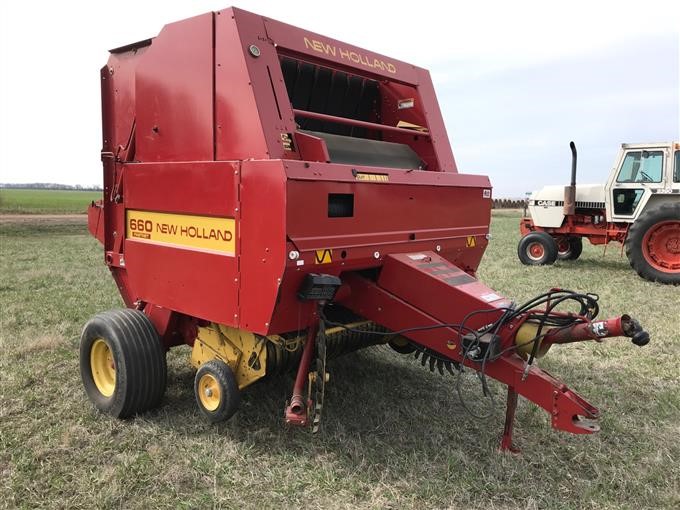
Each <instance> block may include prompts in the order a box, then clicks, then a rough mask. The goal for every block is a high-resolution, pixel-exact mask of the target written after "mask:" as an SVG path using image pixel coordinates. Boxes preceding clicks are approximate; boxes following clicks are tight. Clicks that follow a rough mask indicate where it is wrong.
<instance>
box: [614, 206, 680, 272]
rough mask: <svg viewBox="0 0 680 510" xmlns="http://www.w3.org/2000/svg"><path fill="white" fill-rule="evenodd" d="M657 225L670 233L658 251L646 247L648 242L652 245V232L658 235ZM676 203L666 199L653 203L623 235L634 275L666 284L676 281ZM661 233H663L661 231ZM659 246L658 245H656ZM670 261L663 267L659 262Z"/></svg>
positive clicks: (679, 222)
mask: <svg viewBox="0 0 680 510" xmlns="http://www.w3.org/2000/svg"><path fill="white" fill-rule="evenodd" d="M661 228H664V229H665V230H666V232H668V229H669V228H670V232H671V233H670V234H667V237H666V239H665V240H666V246H661V247H660V249H661V250H663V251H664V253H662V254H658V253H654V252H653V251H650V245H651V246H652V248H654V244H655V243H654V236H655V233H656V234H657V235H658V233H659V231H660V229H661ZM679 231H680V203H666V204H662V205H660V206H657V207H652V208H650V209H646V210H645V211H643V213H642V214H640V217H639V218H638V219H637V220H635V222H634V223H633V224H632V225H631V226H630V229H629V230H628V236H627V237H626V244H625V247H626V257H628V261H629V262H630V265H631V267H632V268H633V269H635V271H636V272H637V274H638V275H640V276H641V277H642V278H644V279H645V280H649V281H651V282H659V283H665V284H670V285H680V265H679V263H678V256H679V254H680V252H679V251H678V250H679V249H680V240H679V239H680V237H678V232H679ZM662 235H663V234H662ZM657 248H659V247H657ZM659 258H661V259H663V261H664V263H666V264H667V265H668V263H670V264H671V266H670V268H668V270H667V271H665V270H664V269H665V268H664V267H663V266H661V265H659V262H661V260H658V259H659Z"/></svg>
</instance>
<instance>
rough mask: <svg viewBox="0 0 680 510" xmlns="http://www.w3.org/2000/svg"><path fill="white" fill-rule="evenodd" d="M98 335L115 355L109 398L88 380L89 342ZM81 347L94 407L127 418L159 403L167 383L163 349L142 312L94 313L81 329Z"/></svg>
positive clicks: (84, 371) (88, 387)
mask: <svg viewBox="0 0 680 510" xmlns="http://www.w3.org/2000/svg"><path fill="white" fill-rule="evenodd" d="M98 336H100V337H102V338H104V339H105V340H107V342H108V343H109V344H110V346H111V349H112V350H113V351H114V356H115V357H116V388H115V390H114V394H113V395H112V396H111V397H109V398H108V399H107V398H106V397H103V396H102V395H100V394H99V395H98V390H97V389H96V387H93V385H92V383H91V382H88V381H89V380H90V379H91V368H90V360H89V356H90V354H89V353H90V348H91V343H92V341H93V339H94V338H95V337H98ZM80 350H81V352H80V357H81V363H80V365H81V375H82V377H83V382H84V384H85V388H86V392H87V393H88V396H90V399H91V400H93V402H94V403H95V406H96V407H97V408H99V409H100V410H102V411H104V412H107V413H108V414H111V415H113V416H115V417H117V418H127V417H130V416H133V415H135V414H138V413H141V412H144V411H147V410H148V409H151V408H153V407H156V406H157V405H158V404H160V402H161V400H162V398H163V395H164V393H165V387H166V384H167V364H166V358H165V349H164V347H163V346H162V344H161V342H160V339H159V338H158V334H157V333H156V329H155V328H154V326H153V324H152V323H151V321H150V320H149V319H148V318H147V317H146V315H144V313H143V312H141V311H139V310H133V309H120V310H109V311H106V312H101V313H99V314H97V315H95V316H94V317H93V318H92V319H90V321H88V323H87V324H86V325H85V327H84V328H83V334H82V336H81V349H80Z"/></svg>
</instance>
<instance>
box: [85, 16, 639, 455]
mask: <svg viewBox="0 0 680 510" xmlns="http://www.w3.org/2000/svg"><path fill="white" fill-rule="evenodd" d="M101 83H102V113H103V150H102V162H103V170H104V195H103V198H102V200H100V201H98V202H96V203H93V204H92V205H91V206H90V208H89V211H88V225H89V229H90V232H91V233H92V234H93V235H94V236H95V237H97V239H99V240H100V241H101V242H102V244H103V245H104V259H105V262H106V264H107V266H108V267H109V269H110V271H111V273H112V275H113V278H114V280H115V281H116V284H117V286H118V289H119V291H120V293H121V296H122V298H123V300H124V302H125V305H126V306H127V308H126V309H123V310H114V311H109V312H103V313H100V314H98V315H96V316H95V317H94V318H93V319H91V320H90V321H89V322H88V323H87V324H86V326H85V328H84V330H83V334H82V338H81V346H80V364H81V375H82V378H83V382H84V385H85V389H86V392H87V394H88V396H89V397H90V399H91V400H92V401H93V402H94V404H95V406H96V407H97V408H98V409H100V410H102V411H104V412H107V413H109V414H111V415H113V416H116V417H121V418H122V417H127V416H131V415H134V414H137V413H140V412H143V411H145V410H147V409H149V408H152V407H154V406H157V405H159V404H160V402H161V400H162V397H163V394H164V391H165V386H166V377H167V366H166V361H165V356H166V352H167V350H169V349H170V348H172V347H174V346H177V345H183V344H187V345H189V346H191V347H192V351H191V362H192V364H193V365H194V367H196V369H197V372H196V378H195V382H194V390H195V394H196V402H197V404H198V407H199V409H200V411H201V413H202V414H203V415H204V416H205V417H206V418H207V419H208V420H210V421H212V422H217V421H222V420H225V419H228V418H229V417H231V416H232V415H233V414H234V412H235V411H236V410H237V407H238V403H239V401H240V398H241V390H243V389H244V388H245V387H247V386H248V385H250V384H252V383H254V382H256V381H258V380H260V379H262V378H264V377H266V376H271V375H274V374H279V373H282V372H284V371H289V370H294V371H295V372H296V378H295V383H294V387H293V390H292V393H291V397H290V399H289V401H288V402H287V403H286V406H285V409H284V420H285V422H286V423H288V424H290V425H305V426H311V428H312V429H313V430H316V429H317V428H318V427H319V424H320V420H321V412H322V408H323V402H324V395H325V386H326V384H327V383H328V381H329V375H328V370H327V362H328V360H330V359H332V358H334V357H336V356H339V355H342V354H344V353H347V352H351V351H354V350H357V349H361V348H365V347H368V346H371V345H376V344H389V345H390V346H391V347H392V348H393V349H394V350H396V351H397V352H399V353H402V354H405V355H413V356H414V357H415V358H416V359H417V360H418V361H419V362H420V363H421V364H422V365H423V366H426V367H428V368H430V370H432V371H438V372H440V373H441V374H445V373H450V374H452V375H454V376H455V377H456V378H458V381H460V377H461V374H462V373H463V372H464V371H466V370H472V371H476V372H477V373H478V374H479V379H480V382H481V387H482V390H483V394H484V395H486V394H487V393H488V385H487V378H493V379H496V380H498V381H500V382H501V383H503V384H505V385H507V388H508V390H507V408H506V423H505V430H504V433H503V438H502V442H501V447H502V449H504V450H514V447H513V445H512V428H513V422H514V413H515V407H516V405H517V396H518V395H522V396H523V397H525V398H526V399H528V400H530V401H532V402H534V403H536V404H537V405H539V406H540V407H542V408H543V409H545V410H546V411H547V412H548V413H549V414H550V416H551V422H552V426H553V427H554V428H555V429H558V430H563V431H567V432H571V433H575V434H588V433H593V432H596V431H597V430H598V426H597V423H596V420H597V418H598V416H599V412H598V410H597V409H596V408H595V407H594V406H592V405H591V404H589V403H588V402H586V401H585V400H584V399H583V398H582V397H580V396H579V395H578V394H576V393H575V392H573V391H572V390H570V389H569V388H567V387H566V386H565V385H564V384H563V383H561V382H560V381H558V380H557V379H555V378H553V377H552V376H550V375H549V374H547V373H546V372H544V371H542V370H541V369H540V368H538V367H537V366H536V364H535V360H536V359H537V358H539V357H541V356H543V355H545V354H546V353H547V351H548V349H549V348H550V347H551V346H552V345H553V344H563V343H569V342H578V341H584V340H595V341H598V342H599V341H602V340H603V339H604V338H607V337H614V336H625V337H629V338H631V339H632V341H633V343H635V344H636V345H639V346H642V345H645V344H646V343H647V342H648V341H649V335H648V334H647V333H646V332H645V331H644V330H643V329H642V327H641V326H640V324H639V323H638V322H637V321H635V320H634V319H632V318H630V317H629V316H627V315H622V316H620V317H616V318H613V319H607V320H599V319H597V315H598V303H597V296H596V295H594V294H588V293H578V292H572V291H568V290H562V289H552V290H550V291H549V292H546V293H545V294H542V295H541V296H538V297H536V298H535V299H533V300H531V301H529V302H527V303H525V304H522V305H518V304H516V303H514V302H512V301H511V300H509V299H507V298H504V297H503V296H501V295H499V294H498V293H496V292H495V291H493V290H492V289H490V288H489V287H487V286H485V285H484V284H483V283H481V282H480V281H479V280H477V278H476V271H477V268H478V266H479V263H480V260H481V258H482V255H483V253H484V250H485V248H486V245H487V244H488V240H489V237H490V236H489V223H490V217H491V186H490V183H489V179H488V178H487V177H485V176H479V175H469V174H462V173H459V172H458V169H457V166H456V163H455V160H454V158H453V154H452V151H451V148H450V145H449V141H448V138H447V136H446V131H445V128H444V122H443V119H442V117H441V113H440V110H439V107H438V104H437V100H436V97H435V94H434V89H433V87H432V82H431V80H430V77H429V73H428V72H427V71H425V70H424V69H421V68H418V67H416V66H413V65H410V64H406V63H404V62H400V61H398V60H395V59H391V58H388V57H386V56H383V55H379V54H376V53H374V52H371V51H368V50H364V49H361V48H357V47H355V46H352V45H348V44H345V43H343V42H340V41H336V40H333V39H330V38H327V37H323V36H320V35H317V34H313V33H310V32H307V31H304V30H300V29H298V28H295V27H292V26H289V25H286V24H283V23H280V22H276V21H273V20H271V19H268V18H264V17H261V16H257V15H255V14H251V13H248V12H245V11H242V10H239V9H236V8H230V9H225V10H222V11H217V12H211V13H208V14H204V15H201V16H197V17H194V18H190V19H187V20H184V21H180V22H177V23H172V24H170V25H167V26H165V27H164V28H163V30H162V31H161V33H160V34H159V35H158V36H157V37H156V38H153V39H148V40H145V41H141V42H139V43H135V44H131V45H128V46H124V47H121V48H117V49H115V50H112V51H111V56H110V58H109V61H108V63H107V65H106V66H105V67H104V68H103V69H102V71H101ZM458 388H459V390H460V386H458Z"/></svg>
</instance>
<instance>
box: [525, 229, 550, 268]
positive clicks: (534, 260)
mask: <svg viewBox="0 0 680 510" xmlns="http://www.w3.org/2000/svg"><path fill="white" fill-rule="evenodd" d="M517 256H518V257H519V260H520V261H521V262H522V264H525V265H527V266H543V265H550V264H553V263H554V262H555V260H557V243H555V240H554V239H553V238H552V237H551V236H550V234H546V233H545V232H529V233H528V234H527V235H525V236H524V237H523V238H522V239H520V241H519V245H518V246H517Z"/></svg>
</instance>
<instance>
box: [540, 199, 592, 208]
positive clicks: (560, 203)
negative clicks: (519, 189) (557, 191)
mask: <svg viewBox="0 0 680 510" xmlns="http://www.w3.org/2000/svg"><path fill="white" fill-rule="evenodd" d="M529 205H533V206H536V207H545V206H547V207H562V206H564V200H529ZM576 209H604V202H582V201H581V202H576Z"/></svg>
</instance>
